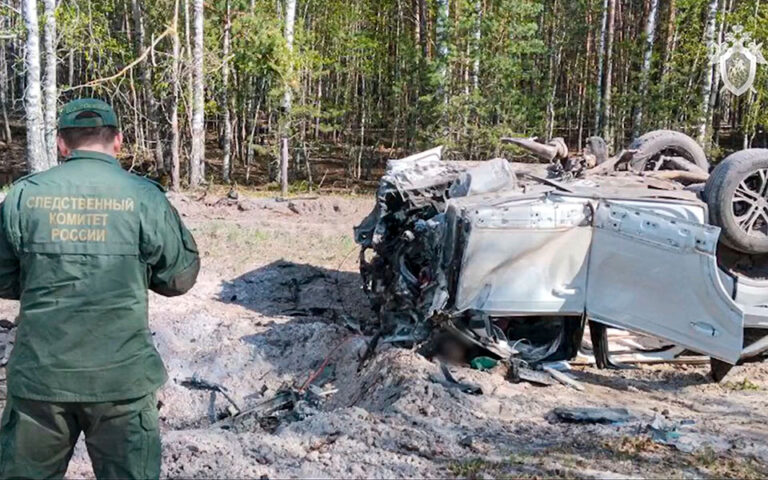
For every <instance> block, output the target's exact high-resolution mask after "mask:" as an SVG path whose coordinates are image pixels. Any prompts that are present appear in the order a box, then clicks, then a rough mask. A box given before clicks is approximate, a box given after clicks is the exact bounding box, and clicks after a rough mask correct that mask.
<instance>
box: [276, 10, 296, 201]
mask: <svg viewBox="0 0 768 480" xmlns="http://www.w3.org/2000/svg"><path fill="white" fill-rule="evenodd" d="M295 22H296V0H286V1H285V43H286V46H287V47H288V52H289V54H290V55H291V56H292V55H293V31H294V26H295ZM290 64H291V68H290V71H289V73H288V76H287V78H289V79H290V78H291V77H292V76H293V58H291V62H290ZM284 88H285V92H284V94H283V114H284V115H285V118H284V119H283V125H282V128H281V133H280V187H281V191H282V194H283V196H286V195H288V134H289V132H290V129H291V105H292V103H293V91H292V90H291V85H290V83H288V84H286V85H284Z"/></svg>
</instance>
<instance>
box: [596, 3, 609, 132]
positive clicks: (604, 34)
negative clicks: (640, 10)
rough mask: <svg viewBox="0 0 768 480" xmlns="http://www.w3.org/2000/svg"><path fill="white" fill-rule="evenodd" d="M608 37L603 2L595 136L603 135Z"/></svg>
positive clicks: (605, 5) (605, 9) (598, 57)
mask: <svg viewBox="0 0 768 480" xmlns="http://www.w3.org/2000/svg"><path fill="white" fill-rule="evenodd" d="M607 35H608V0H603V19H602V21H601V23H600V44H599V46H598V47H597V100H596V101H595V135H602V133H603V75H604V74H605V39H606V37H607Z"/></svg>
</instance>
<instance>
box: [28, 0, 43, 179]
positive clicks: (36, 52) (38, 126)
mask: <svg viewBox="0 0 768 480" xmlns="http://www.w3.org/2000/svg"><path fill="white" fill-rule="evenodd" d="M21 9H22V15H23V17H24V26H25V27H26V31H27V32H26V33H27V39H26V46H25V50H24V68H25V69H26V71H27V88H26V90H25V91H24V110H25V114H26V124H27V166H28V167H29V170H30V172H40V171H43V170H46V169H47V168H48V166H49V163H48V154H47V152H46V148H45V136H44V133H43V106H42V90H41V87H40V29H39V27H38V21H37V0H22V2H21Z"/></svg>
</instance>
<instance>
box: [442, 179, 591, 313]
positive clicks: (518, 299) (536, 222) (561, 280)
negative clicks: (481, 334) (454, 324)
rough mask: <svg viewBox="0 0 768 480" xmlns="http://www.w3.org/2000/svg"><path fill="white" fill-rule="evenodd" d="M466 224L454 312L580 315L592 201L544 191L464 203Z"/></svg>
mask: <svg viewBox="0 0 768 480" xmlns="http://www.w3.org/2000/svg"><path fill="white" fill-rule="evenodd" d="M465 215H466V219H467V220H468V221H469V223H470V225H471V227H470V228H469V235H468V238H467V242H466V246H465V248H464V252H463V258H462V265H461V275H460V277H459V281H458V286H457V291H456V307H455V309H456V310H457V311H464V310H479V311H483V312H485V313H487V314H489V315H492V316H513V315H539V314H545V315H555V314H559V315H582V314H583V312H584V304H585V294H586V280H587V255H588V253H589V246H590V242H591V240H592V227H591V218H590V216H591V207H590V206H589V200H588V199H583V198H564V197H560V196H557V195H546V194H542V195H541V196H540V197H538V198H528V199H520V200H511V201H507V202H505V203H500V204H495V205H487V204H486V205H476V206H474V207H471V208H466V214H465Z"/></svg>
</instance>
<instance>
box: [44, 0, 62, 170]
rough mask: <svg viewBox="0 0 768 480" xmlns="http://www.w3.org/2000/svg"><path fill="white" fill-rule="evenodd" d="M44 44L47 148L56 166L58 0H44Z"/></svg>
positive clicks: (47, 152)
mask: <svg viewBox="0 0 768 480" xmlns="http://www.w3.org/2000/svg"><path fill="white" fill-rule="evenodd" d="M43 6H44V12H43V18H44V20H45V25H44V26H43V46H44V49H45V76H44V77H43V102H44V105H43V115H44V119H45V121H44V124H45V148H46V154H47V157H48V166H49V167H54V166H56V165H57V164H58V163H59V162H58V148H57V147H56V110H57V109H56V102H57V100H58V91H57V89H56V67H57V63H58V60H57V58H56V0H43Z"/></svg>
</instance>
